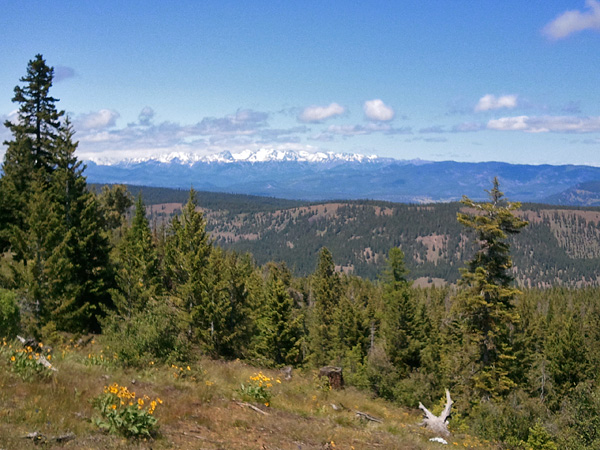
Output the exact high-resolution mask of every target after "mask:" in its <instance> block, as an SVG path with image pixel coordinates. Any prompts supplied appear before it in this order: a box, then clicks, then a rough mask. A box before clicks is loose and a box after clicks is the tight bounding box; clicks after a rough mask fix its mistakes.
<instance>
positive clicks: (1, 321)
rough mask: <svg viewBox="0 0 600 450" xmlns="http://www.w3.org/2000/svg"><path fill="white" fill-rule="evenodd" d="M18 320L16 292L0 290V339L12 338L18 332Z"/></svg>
mask: <svg viewBox="0 0 600 450" xmlns="http://www.w3.org/2000/svg"><path fill="white" fill-rule="evenodd" d="M20 320H21V314H20V312H19V306H18V305H17V294H16V292H13V291H9V290H6V289H1V288H0V337H1V338H8V339H12V338H14V337H15V336H16V335H17V333H18V332H19V328H20V325H21V324H20Z"/></svg>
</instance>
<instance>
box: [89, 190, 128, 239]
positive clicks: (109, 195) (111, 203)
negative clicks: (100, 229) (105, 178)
mask: <svg viewBox="0 0 600 450" xmlns="http://www.w3.org/2000/svg"><path fill="white" fill-rule="evenodd" d="M90 190H92V191H94V189H93V186H92V187H91V189H90ZM98 201H99V202H100V209H101V211H102V217H103V218H104V226H105V227H106V229H107V230H116V229H118V228H121V227H122V226H123V225H124V219H125V214H126V212H127V211H128V210H129V208H130V207H131V206H132V205H133V200H132V196H131V194H130V193H129V191H128V190H127V188H126V187H125V185H123V184H115V185H112V186H102V190H101V192H100V194H99V195H98Z"/></svg>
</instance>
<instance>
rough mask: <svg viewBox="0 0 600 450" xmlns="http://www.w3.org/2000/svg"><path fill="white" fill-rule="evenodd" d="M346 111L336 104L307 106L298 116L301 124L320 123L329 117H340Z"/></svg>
mask: <svg viewBox="0 0 600 450" xmlns="http://www.w3.org/2000/svg"><path fill="white" fill-rule="evenodd" d="M345 112H346V109H345V108H344V107H343V106H341V105H338V104H337V103H331V104H330V105H328V106H309V107H307V108H304V110H303V111H302V113H301V114H300V115H299V116H298V120H300V121H301V122H321V121H323V120H325V119H329V118H330V117H335V116H339V115H342V114H344V113H345Z"/></svg>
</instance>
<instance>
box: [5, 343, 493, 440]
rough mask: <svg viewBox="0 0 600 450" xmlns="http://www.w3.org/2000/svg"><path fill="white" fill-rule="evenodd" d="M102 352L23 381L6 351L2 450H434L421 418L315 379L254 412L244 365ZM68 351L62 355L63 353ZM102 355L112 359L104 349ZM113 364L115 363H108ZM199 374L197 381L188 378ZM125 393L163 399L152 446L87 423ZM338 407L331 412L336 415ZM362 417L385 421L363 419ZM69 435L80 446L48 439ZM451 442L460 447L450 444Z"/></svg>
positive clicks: (302, 378) (276, 390)
mask: <svg viewBox="0 0 600 450" xmlns="http://www.w3.org/2000/svg"><path fill="white" fill-rule="evenodd" d="M100 348H101V347H100V344H99V343H94V344H89V345H88V346H87V347H86V348H83V349H82V348H73V346H69V348H68V349H66V347H62V348H56V349H55V351H54V355H55V357H54V359H53V360H54V364H55V367H57V368H58V373H57V374H56V375H55V376H54V377H52V378H51V379H48V380H38V381H35V380H34V381H30V382H25V381H22V380H21V378H20V377H19V376H18V375H17V374H15V373H12V372H11V371H10V367H9V363H8V357H7V352H6V351H2V350H0V449H5V450H8V449H27V448H40V446H39V445H36V444H35V443H33V442H32V441H31V440H30V439H25V438H24V437H23V436H25V435H27V434H28V433H32V432H35V431H37V432H39V433H42V434H43V435H44V436H45V437H46V438H49V441H48V442H47V444H46V445H44V448H51V449H62V448H65V449H113V448H114V449H150V448H152V449H214V450H216V449H270V450H275V449H281V450H288V449H289V450H298V449H301V450H309V449H355V450H359V449H436V448H442V447H443V446H441V445H440V444H437V443H432V442H429V440H428V439H429V438H430V437H431V435H430V434H428V433H427V431H426V430H424V429H422V428H420V427H419V426H418V425H416V424H417V423H418V422H419V420H420V415H419V413H418V411H415V410H408V409H405V408H401V407H398V406H395V405H393V404H390V403H388V402H385V401H382V400H380V399H373V398H372V397H371V396H369V395H368V394H367V393H364V392H360V391H357V390H355V389H353V388H347V389H345V390H343V391H331V390H328V389H324V388H322V387H321V386H320V383H318V382H317V380H316V378H315V375H314V373H313V372H308V371H307V372H303V373H301V372H300V371H296V372H295V373H294V376H293V378H292V379H291V380H284V378H283V376H282V374H281V373H279V372H277V371H268V370H263V373H265V374H266V375H267V376H269V377H271V378H274V379H278V378H279V379H280V380H281V383H274V384H273V387H272V392H273V397H272V401H271V402H270V406H269V407H266V406H264V405H259V404H256V405H255V406H257V407H258V408H260V409H261V410H263V411H264V412H266V413H267V414H266V415H263V414H260V413H259V412H257V411H255V410H253V409H251V408H249V407H247V406H246V405H244V404H240V403H238V402H236V400H239V398H240V394H239V391H238V389H239V387H240V384H241V383H243V382H247V381H248V379H249V377H250V376H252V375H253V374H254V373H256V372H257V371H258V370H257V369H256V368H254V367H251V366H249V365H247V364H244V363H242V362H240V361H233V362H220V361H211V360H200V361H197V362H190V363H189V364H190V366H191V367H190V371H189V372H188V371H187V363H186V365H184V371H185V372H188V374H189V376H188V377H187V378H184V377H181V376H177V377H175V375H174V374H175V373H177V372H178V371H180V372H181V370H180V369H174V368H173V367H170V366H161V365H158V364H156V365H149V367H148V368H146V369H142V370H136V371H133V370H130V369H124V368H122V367H120V366H119V364H117V363H115V362H114V361H112V362H109V363H103V364H101V365H90V358H89V355H90V354H92V355H97V354H98V353H99V351H100ZM63 350H64V351H63ZM105 353H106V354H108V353H109V351H105ZM109 359H110V358H109ZM192 375H193V379H192ZM115 382H116V383H118V384H120V385H125V386H128V387H129V388H130V389H131V390H135V391H137V392H138V393H140V394H147V395H148V396H150V397H160V398H161V399H163V401H164V403H163V405H161V406H160V407H159V408H157V410H156V413H155V414H156V417H157V418H158V419H159V424H160V435H159V436H158V437H157V438H156V439H155V440H153V441H145V440H126V439H123V438H121V437H118V436H112V435H108V434H105V433H104V432H101V431H100V430H99V429H98V428H97V427H96V426H95V425H94V424H93V423H92V421H91V419H92V418H93V417H94V416H95V415H96V414H97V413H96V411H95V410H94V408H93V406H92V404H91V400H92V399H93V398H94V397H96V396H98V395H99V394H100V393H101V392H102V390H103V387H104V386H105V385H107V384H111V383H115ZM332 405H335V407H336V409H337V411H336V410H335V409H334V407H333V406H332ZM356 410H360V411H362V412H365V413H368V414H370V415H372V416H375V417H378V418H381V419H382V420H383V423H381V424H379V423H375V422H365V421H362V420H360V419H358V418H357V417H356V415H355V411H356ZM67 432H72V433H74V434H75V435H76V438H75V439H74V440H71V441H68V442H64V443H58V442H56V441H54V440H52V439H51V438H53V437H56V436H60V435H64V434H66V433H67ZM454 443H455V445H453V444H454ZM450 446H451V447H452V448H455V447H460V448H481V449H487V448H493V447H491V446H490V445H486V444H484V443H481V442H479V441H477V440H475V439H473V438H470V437H468V436H463V437H456V436H455V437H453V438H451V439H450Z"/></svg>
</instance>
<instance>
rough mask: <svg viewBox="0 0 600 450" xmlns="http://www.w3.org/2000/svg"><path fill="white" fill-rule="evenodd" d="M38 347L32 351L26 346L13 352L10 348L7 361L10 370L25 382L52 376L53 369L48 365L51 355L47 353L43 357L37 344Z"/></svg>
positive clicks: (40, 346)
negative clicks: (42, 361) (42, 362)
mask: <svg viewBox="0 0 600 450" xmlns="http://www.w3.org/2000/svg"><path fill="white" fill-rule="evenodd" d="M5 345H6V343H5ZM38 347H39V348H38ZM38 347H36V348H35V349H34V348H33V347H31V346H29V345H28V346H27V347H25V348H23V349H19V350H13V349H12V346H10V352H9V355H10V358H9V361H10V366H11V369H12V370H13V371H14V372H15V373H17V374H18V375H20V376H21V378H22V379H23V380H25V381H28V380H31V379H32V378H34V377H38V378H47V377H49V376H50V375H52V370H53V369H52V364H50V360H51V359H52V355H51V354H50V353H49V351H47V352H46V353H47V354H46V355H45V356H44V354H43V353H44V352H43V344H42V343H40V344H38ZM41 360H44V363H45V364H46V365H44V364H41Z"/></svg>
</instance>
